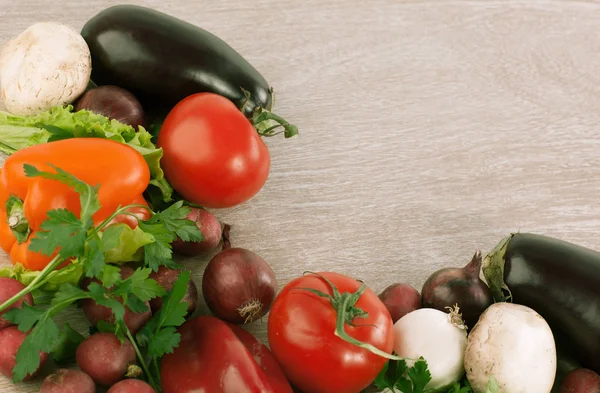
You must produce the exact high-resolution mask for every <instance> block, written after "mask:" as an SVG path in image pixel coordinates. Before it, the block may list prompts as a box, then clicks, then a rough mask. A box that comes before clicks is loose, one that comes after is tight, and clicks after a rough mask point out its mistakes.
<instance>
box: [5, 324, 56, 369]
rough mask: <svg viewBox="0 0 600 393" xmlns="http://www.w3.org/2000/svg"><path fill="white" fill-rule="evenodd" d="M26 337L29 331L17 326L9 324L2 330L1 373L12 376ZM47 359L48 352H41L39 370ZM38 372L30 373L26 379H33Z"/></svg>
mask: <svg viewBox="0 0 600 393" xmlns="http://www.w3.org/2000/svg"><path fill="white" fill-rule="evenodd" d="M26 337H27V333H24V332H22V331H20V330H19V329H18V328H17V327H16V326H9V327H7V328H4V329H2V330H0V374H2V375H4V376H5V377H8V378H12V370H13V368H14V367H15V365H16V364H17V361H16V358H15V356H16V355H17V351H18V350H19V347H20V346H21V344H23V341H25V338H26ZM47 360H48V354H47V353H42V352H40V366H39V367H38V370H39V369H40V368H42V367H43V366H44V364H45V363H46V361H47ZM36 373H37V371H36V372H34V373H33V374H30V375H28V376H27V377H26V378H25V380H28V379H31V378H32V377H34V376H35V375H36Z"/></svg>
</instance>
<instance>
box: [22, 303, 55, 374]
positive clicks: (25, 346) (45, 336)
mask: <svg viewBox="0 0 600 393" xmlns="http://www.w3.org/2000/svg"><path fill="white" fill-rule="evenodd" d="M46 315H47V314H46ZM59 334H60V331H59V329H58V326H57V325H56V323H55V322H54V321H53V320H52V319H50V318H47V317H46V318H44V317H43V318H42V319H40V321H39V322H38V324H37V325H36V326H35V328H34V329H33V330H32V331H31V333H29V335H28V336H27V337H26V338H25V340H24V341H23V343H22V344H21V346H20V347H19V350H18V351H17V355H16V357H15V360H16V363H17V364H16V366H15V367H14V368H13V370H12V371H13V381H14V382H21V381H22V380H23V379H24V378H25V377H26V376H28V375H30V374H33V373H34V372H35V371H36V370H37V369H38V367H39V365H40V351H42V352H46V353H49V352H52V350H53V349H54V346H55V345H56V343H57V342H58V337H59Z"/></svg>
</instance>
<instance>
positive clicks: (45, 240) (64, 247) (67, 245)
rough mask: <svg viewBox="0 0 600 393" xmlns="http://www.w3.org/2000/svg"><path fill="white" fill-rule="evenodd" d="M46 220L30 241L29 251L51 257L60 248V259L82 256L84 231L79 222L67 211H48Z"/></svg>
mask: <svg viewBox="0 0 600 393" xmlns="http://www.w3.org/2000/svg"><path fill="white" fill-rule="evenodd" d="M47 215H48V219H47V220H46V221H44V222H43V223H42V225H41V226H40V229H41V230H40V231H38V232H37V233H36V235H35V237H33V239H31V243H30V244H29V249H30V250H31V251H36V252H40V253H42V254H45V255H52V254H54V252H55V251H56V249H57V248H58V247H60V251H59V256H60V257H61V258H62V259H67V258H69V257H73V256H74V257H76V256H79V255H81V254H83V250H84V244H85V239H86V229H85V228H84V227H83V225H82V223H81V221H79V219H78V218H77V216H75V214H73V212H71V211H69V210H67V209H56V210H50V211H48V213H47Z"/></svg>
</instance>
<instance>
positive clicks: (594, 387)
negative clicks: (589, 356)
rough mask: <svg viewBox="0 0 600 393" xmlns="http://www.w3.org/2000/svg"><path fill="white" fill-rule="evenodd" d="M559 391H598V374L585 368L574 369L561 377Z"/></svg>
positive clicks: (599, 380)
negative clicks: (563, 377)
mask: <svg viewBox="0 0 600 393" xmlns="http://www.w3.org/2000/svg"><path fill="white" fill-rule="evenodd" d="M560 393H600V375H598V374H597V373H595V372H594V371H592V370H590V369H587V368H578V369H575V370H573V371H571V372H570V373H569V374H567V376H566V377H565V379H563V381H562V384H561V389H560Z"/></svg>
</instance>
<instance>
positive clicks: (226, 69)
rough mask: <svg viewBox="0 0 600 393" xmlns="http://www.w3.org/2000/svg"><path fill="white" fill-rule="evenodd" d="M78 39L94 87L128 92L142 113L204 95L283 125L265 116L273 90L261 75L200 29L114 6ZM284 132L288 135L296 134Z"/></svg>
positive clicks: (145, 11)
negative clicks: (85, 53)
mask: <svg viewBox="0 0 600 393" xmlns="http://www.w3.org/2000/svg"><path fill="white" fill-rule="evenodd" d="M81 35H82V36H83V38H84V39H85V41H86V42H87V44H88V46H89V48H90V52H91V56H92V64H93V67H92V80H93V81H94V83H96V84H97V85H99V86H100V85H117V86H120V87H122V88H124V89H126V90H128V91H130V92H131V93H133V94H134V95H135V96H136V97H137V98H138V100H139V101H140V102H141V103H142V105H143V106H144V109H145V110H146V112H149V111H150V110H152V109H156V108H158V109H160V110H163V111H167V112H168V111H170V110H171V108H173V107H174V106H175V105H176V104H177V103H178V102H179V101H181V100H182V99H184V98H185V97H187V96H190V95H192V94H195V93H202V92H209V93H215V94H219V95H221V96H224V97H226V98H228V99H229V100H231V101H232V102H233V103H234V104H236V106H238V108H240V109H241V110H242V112H243V113H244V114H245V115H246V117H248V118H249V119H257V115H258V114H263V116H262V118H261V119H262V120H261V122H263V123H268V122H264V120H265V118H266V117H268V118H269V119H271V120H274V121H276V122H277V123H280V124H281V123H282V120H283V119H281V118H279V117H278V116H274V115H273V116H270V115H272V114H271V113H270V111H271V106H272V103H273V90H272V88H271V87H270V86H269V84H268V83H267V81H266V80H265V78H264V77H263V76H262V75H261V73H260V72H259V71H258V70H256V68H254V67H253V66H252V65H251V64H250V63H249V62H248V61H247V60H246V59H244V58H243V57H242V56H241V55H240V54H239V53H238V52H237V51H235V49H233V48H232V47H231V46H229V45H228V44H227V43H226V42H224V41H223V40H221V39H220V38H218V37H217V36H215V35H213V34H212V33H210V32H208V31H206V30H204V29H201V28H200V27H197V26H194V25H192V24H190V23H188V22H185V21H183V20H180V19H177V18H174V17H172V16H169V15H167V14H164V13H162V12H159V11H155V10H152V9H150V8H146V7H141V6H136V5H118V6H113V7H110V8H107V9H105V10H104V11H101V12H100V13H99V14H97V15H96V16H94V17H92V18H91V19H90V20H89V21H88V22H87V23H86V24H85V25H84V27H83V29H82V31H81ZM258 120H260V119H257V120H256V121H254V123H258ZM283 122H285V121H284V120H283ZM255 125H256V124H255ZM283 125H284V126H291V125H289V124H288V123H287V122H285V124H283ZM265 127H267V126H265ZM257 129H258V130H259V132H260V131H261V129H260V127H257ZM264 130H265V129H264V128H263V129H262V131H264ZM285 131H286V133H285V135H286V137H287V136H292V135H291V134H293V133H294V132H295V131H296V130H295V127H293V128H292V129H288V128H287V127H286V128H285ZM269 132H270V131H269ZM264 135H267V136H268V135H269V133H268V132H267V133H265V134H264Z"/></svg>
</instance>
